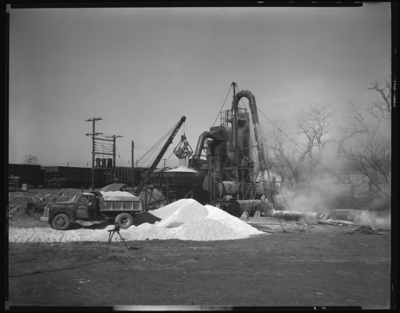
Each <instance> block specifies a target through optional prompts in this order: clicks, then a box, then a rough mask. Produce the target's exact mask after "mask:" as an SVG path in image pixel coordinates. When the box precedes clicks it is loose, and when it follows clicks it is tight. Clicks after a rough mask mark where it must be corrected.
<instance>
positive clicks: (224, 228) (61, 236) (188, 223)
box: [9, 199, 264, 243]
mask: <svg viewBox="0 0 400 313" xmlns="http://www.w3.org/2000/svg"><path fill="white" fill-rule="evenodd" d="M151 214H153V215H154V216H157V217H159V218H161V221H159V222H156V223H155V224H149V223H144V224H141V225H139V226H137V227H135V226H131V227H129V228H128V229H121V230H120V234H121V235H122V237H123V238H124V240H127V241H136V240H139V241H140V240H153V239H157V240H167V239H179V240H196V241H211V240H232V239H242V238H248V237H250V236H252V235H260V234H264V233H263V232H261V231H259V230H257V229H256V228H254V227H252V226H250V225H248V224H247V223H245V222H243V221H241V220H240V219H238V218H237V217H234V216H232V215H230V214H228V213H226V212H224V211H222V210H220V209H218V208H216V207H213V206H211V205H205V206H203V205H201V204H200V203H198V202H197V201H195V200H193V199H182V200H179V201H176V202H174V203H172V204H170V205H167V206H165V207H162V208H160V209H158V210H153V211H151ZM113 228H114V226H113V225H110V226H107V228H106V229H77V230H67V231H57V230H54V229H52V228H31V229H22V228H10V232H9V240H10V242H19V243H23V242H69V241H108V234H109V233H108V231H107V230H109V229H113ZM113 240H116V241H120V240H121V239H120V237H119V236H118V234H115V235H114V237H113Z"/></svg>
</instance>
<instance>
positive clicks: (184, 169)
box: [166, 165, 196, 172]
mask: <svg viewBox="0 0 400 313" xmlns="http://www.w3.org/2000/svg"><path fill="white" fill-rule="evenodd" d="M166 172H196V170H194V169H191V168H188V167H186V166H183V165H181V166H178V167H177V168H173V169H171V170H168V171H166Z"/></svg>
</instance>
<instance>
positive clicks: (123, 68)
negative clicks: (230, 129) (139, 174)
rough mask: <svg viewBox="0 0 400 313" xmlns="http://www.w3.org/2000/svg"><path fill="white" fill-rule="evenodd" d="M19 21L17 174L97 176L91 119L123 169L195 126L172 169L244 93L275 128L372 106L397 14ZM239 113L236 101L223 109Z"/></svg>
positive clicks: (13, 77)
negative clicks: (76, 171) (321, 111)
mask: <svg viewBox="0 0 400 313" xmlns="http://www.w3.org/2000/svg"><path fill="white" fill-rule="evenodd" d="M7 11H8V12H9V13H10V62H9V65H10V80H9V85H10V88H9V96H10V103H9V163H17V164H19V163H22V161H23V158H24V155H34V156H37V157H38V160H39V163H40V164H41V165H42V166H50V165H60V166H66V165H67V163H69V166H79V167H81V166H82V167H83V166H84V167H86V165H87V164H89V167H90V166H91V159H92V157H91V149H92V148H91V138H90V136H86V134H88V133H91V132H92V123H89V122H86V121H85V120H86V119H90V118H93V117H96V118H97V117H100V118H102V119H103V120H101V121H99V122H97V123H96V132H101V133H103V134H104V135H107V136H111V135H118V136H123V137H121V138H118V139H117V164H116V165H117V166H131V164H130V163H129V162H130V160H131V141H134V142H135V160H138V159H139V158H140V157H141V156H142V155H143V154H144V153H145V150H146V149H148V148H150V147H151V146H152V145H153V144H155V143H156V142H157V141H158V140H159V139H160V138H161V137H162V136H164V135H165V134H166V133H167V131H169V130H170V129H171V128H172V127H173V126H174V125H175V124H176V123H177V122H178V121H179V120H180V118H181V117H182V116H186V118H187V120H186V123H185V126H184V127H182V128H181V131H180V132H179V133H178V135H177V136H176V137H175V140H174V142H173V144H172V145H171V149H169V151H168V152H167V153H166V155H165V156H164V158H169V159H168V160H166V165H167V166H171V167H172V166H176V165H178V159H177V158H176V157H175V156H174V155H172V156H171V157H170V155H171V152H172V149H173V148H174V147H175V146H176V145H177V144H178V143H179V140H180V135H181V134H182V133H183V131H184V132H185V134H186V136H187V138H188V140H189V143H190V145H191V146H192V148H193V149H194V148H195V147H196V144H197V139H198V137H199V135H200V134H201V133H202V132H203V131H206V130H209V128H210V127H211V126H212V125H213V123H214V121H215V119H216V118H217V116H218V114H219V111H220V108H221V106H222V105H223V103H224V100H225V98H226V96H227V94H228V91H229V88H230V85H231V83H232V82H235V83H237V85H238V87H239V90H249V91H251V92H252V93H253V94H254V96H255V98H256V103H257V106H258V107H259V109H260V110H261V111H262V112H264V113H265V114H266V115H267V116H268V117H269V118H271V119H274V118H280V117H286V118H290V117H291V116H292V115H293V114H294V113H295V112H296V111H297V110H299V109H301V108H306V107H307V106H309V105H311V104H315V103H322V102H323V103H330V104H332V105H334V106H336V107H337V108H339V109H341V110H345V109H346V107H347V106H348V103H349V101H351V100H357V101H358V102H359V103H365V104H366V103H368V102H369V101H371V100H372V99H373V98H375V97H376V95H375V94H374V93H373V92H371V91H368V90H366V89H365V87H367V86H368V84H369V83H370V82H372V81H376V80H380V79H384V78H386V79H388V78H389V77H390V68H391V50H390V49H391V31H390V27H391V26H390V20H391V13H390V3H373V4H368V3H367V4H364V6H363V7H355V8H222V7H221V8H140V9H139V8H104V9H100V8H99V9H89V8H88V9H8V10H7ZM371 97H372V98H371ZM231 102H232V93H230V94H229V96H228V98H227V100H226V102H225V105H224V107H223V110H227V109H230V108H231ZM243 103H245V105H246V106H247V100H245V101H244V102H243ZM218 122H219V120H218ZM218 122H217V123H216V124H218ZM260 122H261V123H268V120H267V119H265V118H264V117H263V116H260ZM99 157H102V156H99ZM149 161H150V160H149ZM147 164H148V163H147ZM147 164H145V165H147Z"/></svg>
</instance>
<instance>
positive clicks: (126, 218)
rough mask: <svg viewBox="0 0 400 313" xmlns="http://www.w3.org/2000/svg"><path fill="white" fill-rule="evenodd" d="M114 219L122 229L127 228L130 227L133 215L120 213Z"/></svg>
mask: <svg viewBox="0 0 400 313" xmlns="http://www.w3.org/2000/svg"><path fill="white" fill-rule="evenodd" d="M115 221H116V222H117V223H118V225H119V227H121V228H122V229H127V228H129V227H131V225H132V223H133V217H132V215H130V214H128V213H121V214H119V215H117V217H116V218H115Z"/></svg>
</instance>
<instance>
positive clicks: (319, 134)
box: [295, 103, 336, 174]
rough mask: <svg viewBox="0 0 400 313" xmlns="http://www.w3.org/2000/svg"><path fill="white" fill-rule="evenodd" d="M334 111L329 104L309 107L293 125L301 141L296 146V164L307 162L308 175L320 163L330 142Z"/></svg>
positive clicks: (297, 117) (298, 116)
mask: <svg viewBox="0 0 400 313" xmlns="http://www.w3.org/2000/svg"><path fill="white" fill-rule="evenodd" d="M335 114H336V109H335V107H334V106H332V105H331V104H325V103H319V104H314V105H311V106H310V107H309V109H308V110H307V111H302V112H300V113H299V114H298V115H297V116H296V118H295V123H296V126H297V129H298V134H299V135H300V137H301V139H300V140H299V141H298V143H297V146H300V147H301V149H300V151H299V159H298V162H299V163H302V162H304V161H305V160H306V157H307V161H308V162H309V171H310V174H312V173H313V170H314V169H315V168H316V165H317V164H320V163H321V160H322V156H323V152H324V149H325V148H326V145H327V144H328V143H329V142H331V141H332V138H331V137H329V133H330V132H332V130H333V126H334V122H335V120H334V117H335Z"/></svg>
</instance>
